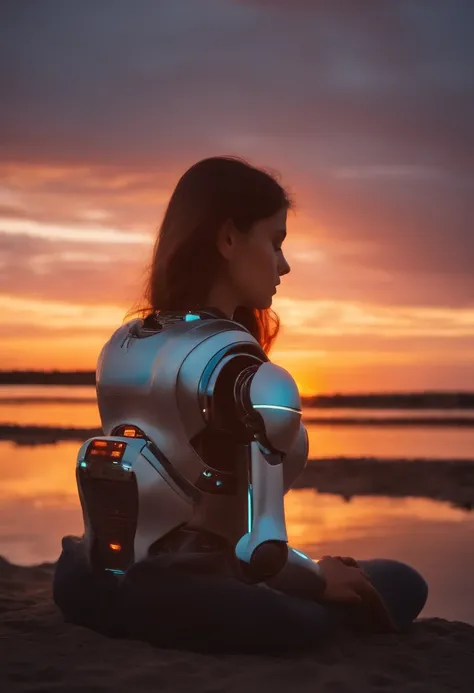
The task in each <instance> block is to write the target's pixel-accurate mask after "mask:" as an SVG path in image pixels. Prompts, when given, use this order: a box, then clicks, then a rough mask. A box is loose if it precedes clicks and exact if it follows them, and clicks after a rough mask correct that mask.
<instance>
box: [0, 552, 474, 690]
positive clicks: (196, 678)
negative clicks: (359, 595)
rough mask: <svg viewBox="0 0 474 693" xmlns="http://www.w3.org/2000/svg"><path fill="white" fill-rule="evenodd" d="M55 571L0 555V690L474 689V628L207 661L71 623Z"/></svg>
mask: <svg viewBox="0 0 474 693" xmlns="http://www.w3.org/2000/svg"><path fill="white" fill-rule="evenodd" d="M53 570H54V565H52V564H43V565H41V566H36V567H22V566H17V565H12V564H11V563H8V562H7V561H5V560H4V559H1V558H0V641H1V643H0V690H1V691H5V693H14V692H15V691H36V692H37V693H39V692H40V691H41V692H42V693H49V692H55V691H68V692H71V693H73V692H75V691H84V692H87V693H99V692H102V691H114V693H120V692H121V691H123V692H124V693H125V692H127V693H135V692H137V693H138V692H139V691H144V692H150V693H151V692H152V691H153V692H155V691H160V693H167V692H169V693H179V692H180V691H192V692H193V693H194V692H200V691H203V692H204V691H206V692H209V693H211V692H213V693H218V692H219V691H230V692H234V691H235V692H237V691H238V692H242V693H243V692H244V691H246V692H247V691H249V692H250V693H252V692H253V691H255V692H256V693H257V692H258V693H265V692H267V691H268V692H270V691H271V693H279V692H280V691H281V692H283V691H285V692H286V691H291V692H292V693H296V692H299V691H302V692H303V691H304V692H306V691H311V692H312V693H314V692H320V691H321V692H323V693H326V692H327V693H345V692H346V691H347V692H350V693H352V692H354V693H372V692H375V691H378V692H379V693H381V692H382V691H386V692H387V693H390V692H392V691H397V693H398V692H399V691H400V692H403V693H411V692H413V693H415V692H417V693H421V692H424V691H426V693H438V692H441V691H466V693H468V692H469V693H472V691H474V627H472V626H470V625H468V624H465V623H460V622H449V621H445V620H442V619H420V620H419V621H416V622H415V624H414V626H413V631H412V632H411V633H409V634H403V635H402V634H390V635H365V634H364V635H357V636H356V635H353V634H350V633H348V632H343V631H341V633H340V634H338V635H337V636H335V637H334V638H333V639H332V640H331V641H329V642H328V643H327V644H326V645H324V646H322V647H321V646H319V647H318V648H317V649H316V648H315V651H314V652H310V653H303V654H300V655H291V656H287V657H263V656H249V655H245V656H242V655H216V656H211V655H203V654H194V653H189V652H180V651H176V650H163V649H156V648H153V647H151V646H149V645H147V644H144V643H140V642H134V641H131V640H111V639H108V638H106V637H104V636H101V635H98V634H96V633H94V632H92V631H89V630H88V629H85V628H81V627H78V626H73V625H70V624H65V623H64V622H63V620H62V617H61V615H60V613H59V612H58V611H57V609H56V607H55V605H54V604H53V602H52V597H51V578H52V574H53Z"/></svg>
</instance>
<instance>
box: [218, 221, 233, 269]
mask: <svg viewBox="0 0 474 693" xmlns="http://www.w3.org/2000/svg"><path fill="white" fill-rule="evenodd" d="M237 233H238V231H237V229H236V228H235V224H234V222H233V221H232V219H227V221H225V222H224V223H223V224H222V225H221V227H220V228H219V230H218V231H217V239H216V244H217V249H218V251H219V253H220V254H221V255H222V257H223V258H225V259H226V260H230V259H231V258H232V256H233V254H234V252H235V247H236V241H237Z"/></svg>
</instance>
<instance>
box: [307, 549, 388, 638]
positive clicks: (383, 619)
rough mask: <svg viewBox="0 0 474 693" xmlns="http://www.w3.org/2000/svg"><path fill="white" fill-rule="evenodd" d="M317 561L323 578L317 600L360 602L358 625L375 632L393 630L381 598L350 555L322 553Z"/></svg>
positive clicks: (353, 603) (356, 603)
mask: <svg viewBox="0 0 474 693" xmlns="http://www.w3.org/2000/svg"><path fill="white" fill-rule="evenodd" d="M318 564H319V566H320V567H321V571H322V573H323V575H324V577H325V579H326V588H325V590H324V592H323V594H322V597H321V601H323V602H337V603H341V604H348V605H351V604H352V605H360V611H359V610H358V611H359V614H360V616H361V618H362V622H361V625H363V624H367V626H368V627H369V628H370V630H376V631H378V632H396V631H397V627H396V625H395V623H394V622H393V620H392V617H391V616H390V613H389V611H388V609H387V607H386V606H385V604H384V602H383V600H382V597H381V596H380V594H379V592H378V591H377V590H376V589H375V587H374V585H373V584H372V582H371V581H370V577H369V576H368V575H367V573H366V572H365V571H364V570H363V569H362V568H361V567H360V566H359V564H358V563H357V561H356V560H355V559H354V558H351V557H349V556H323V557H322V558H321V559H319V561H318Z"/></svg>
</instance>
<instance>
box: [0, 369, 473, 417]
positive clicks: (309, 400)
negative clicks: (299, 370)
mask: <svg viewBox="0 0 474 693" xmlns="http://www.w3.org/2000/svg"><path fill="white" fill-rule="evenodd" d="M0 385H44V386H48V385H51V386H53V385H55V386H58V385H59V386H69V387H74V386H80V385H82V386H93V387H94V386H95V372H94V371H0ZM301 400H302V403H303V405H304V406H306V407H316V408H321V409H325V408H330V409H335V408H364V409H474V392H470V391H437V390H428V391H422V392H404V393H400V392H381V393H373V392H365V393H364V392H361V393H352V394H344V393H325V394H319V395H306V396H302V398H301ZM407 423H409V422H407ZM374 425H377V423H376V422H374ZM428 425H429V424H428ZM460 425H463V424H460Z"/></svg>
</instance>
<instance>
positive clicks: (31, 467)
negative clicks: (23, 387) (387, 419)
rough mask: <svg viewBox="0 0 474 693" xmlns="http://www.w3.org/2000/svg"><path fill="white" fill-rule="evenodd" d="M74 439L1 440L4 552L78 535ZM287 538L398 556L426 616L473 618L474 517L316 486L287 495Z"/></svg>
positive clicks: (363, 554)
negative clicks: (412, 573)
mask: <svg viewBox="0 0 474 693" xmlns="http://www.w3.org/2000/svg"><path fill="white" fill-rule="evenodd" d="M78 447H79V446H78V445H77V444H76V443H61V444H58V445H44V446H38V447H16V446H15V445H13V444H12V443H0V468H1V470H2V484H1V486H0V554H2V555H4V556H6V557H7V558H8V559H9V560H11V561H13V562H16V563H20V564H24V565H28V564H30V565H31V564H34V563H40V562H42V561H54V560H56V558H57V556H58V553H59V550H60V541H61V537H62V536H63V535H65V534H81V532H82V517H81V511H80V505H79V500H78V497H77V491H76V483H75V476H74V465H75V459H76V454H77V450H78ZM285 506H286V513H287V523H288V534H289V539H290V543H292V545H294V546H296V547H299V548H301V549H303V550H305V551H307V552H308V553H309V554H310V555H311V556H312V557H314V558H317V557H319V556H322V555H324V554H332V555H346V556H353V557H354V558H359V559H366V558H373V557H380V558H394V559H398V560H401V561H405V562H407V563H410V564H411V565H413V566H414V567H415V568H417V569H418V570H419V571H420V572H421V573H422V574H423V575H424V576H425V577H426V579H427V580H428V582H429V584H430V597H429V601H428V604H427V606H426V607H425V610H424V611H423V614H422V615H423V616H440V617H444V618H449V619H453V620H455V619H457V620H463V621H467V622H470V623H473V624H474V587H473V584H472V583H473V580H472V576H473V575H474V554H473V552H472V550H471V545H472V537H473V535H474V516H473V515H471V514H469V513H466V512H464V511H461V510H459V509H456V508H451V507H449V505H447V504H442V503H438V502H435V501H430V500H425V499H414V498H405V499H390V498H380V497H370V496H369V497H367V496H365V497H356V498H353V499H352V501H351V502H350V503H346V502H344V501H343V500H342V499H340V498H338V497H337V496H332V495H327V494H319V493H317V492H315V491H313V490H311V489H302V490H295V491H290V493H289V494H288V495H287V497H286V499H285Z"/></svg>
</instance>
